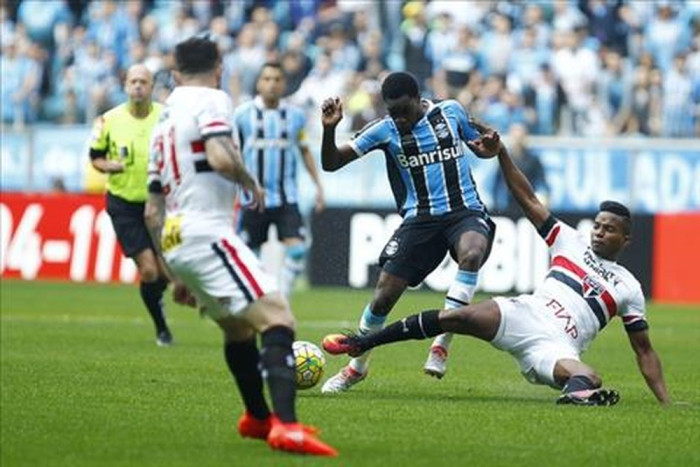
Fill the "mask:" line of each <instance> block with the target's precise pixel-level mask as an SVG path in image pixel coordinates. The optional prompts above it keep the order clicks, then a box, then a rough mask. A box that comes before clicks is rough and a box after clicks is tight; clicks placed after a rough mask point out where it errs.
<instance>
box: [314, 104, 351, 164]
mask: <svg viewBox="0 0 700 467" xmlns="http://www.w3.org/2000/svg"><path fill="white" fill-rule="evenodd" d="M342 119H343V104H342V103H341V102H340V98H339V97H330V98H328V99H326V100H324V101H323V104H321V123H322V124H323V137H322V140H321V167H323V170H326V171H328V172H335V171H336V170H338V169H339V168H341V167H343V166H344V165H346V164H348V163H349V162H352V161H354V160H355V159H357V154H355V151H353V150H352V148H351V147H350V145H348V144H343V145H342V146H340V147H338V146H336V144H335V128H336V126H338V123H340V121H341V120H342Z"/></svg>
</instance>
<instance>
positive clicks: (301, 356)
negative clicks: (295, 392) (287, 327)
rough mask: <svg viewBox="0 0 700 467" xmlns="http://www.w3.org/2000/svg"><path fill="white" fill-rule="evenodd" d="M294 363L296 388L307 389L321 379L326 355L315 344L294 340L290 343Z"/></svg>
mask: <svg viewBox="0 0 700 467" xmlns="http://www.w3.org/2000/svg"><path fill="white" fill-rule="evenodd" d="M292 351H293V353H294V365H295V367H296V377H297V388H298V389H309V388H312V387H314V386H316V384H318V382H319V381H320V380H321V377H322V376H323V367H325V366H326V357H325V356H324V355H323V352H322V351H321V349H319V348H318V346H317V345H316V344H312V343H311V342H307V341H296V342H295V343H294V344H292Z"/></svg>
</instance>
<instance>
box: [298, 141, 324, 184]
mask: <svg viewBox="0 0 700 467" xmlns="http://www.w3.org/2000/svg"><path fill="white" fill-rule="evenodd" d="M301 155H302V158H303V160H304V167H306V171H307V172H309V177H311V180H313V182H314V184H315V185H316V187H317V188H318V189H321V179H320V177H319V176H318V170H317V168H316V161H314V156H313V154H311V151H310V150H309V148H308V146H302V148H301Z"/></svg>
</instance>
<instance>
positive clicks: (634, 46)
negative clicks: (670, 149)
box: [0, 0, 700, 137]
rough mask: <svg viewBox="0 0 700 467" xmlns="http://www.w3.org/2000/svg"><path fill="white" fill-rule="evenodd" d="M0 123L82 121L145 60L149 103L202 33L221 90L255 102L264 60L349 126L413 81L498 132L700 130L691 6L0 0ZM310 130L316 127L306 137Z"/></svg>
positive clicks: (696, 13) (115, 97) (603, 0)
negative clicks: (390, 79)
mask: <svg viewBox="0 0 700 467" xmlns="http://www.w3.org/2000/svg"><path fill="white" fill-rule="evenodd" d="M0 5H1V6H0V23H1V24H0V28H1V31H0V38H1V42H2V44H1V45H2V56H1V57H0V60H1V63H0V66H1V68H2V81H1V83H2V118H3V121H4V122H5V123H6V124H11V125H14V126H15V127H17V128H21V127H23V126H24V125H26V124H32V123H35V122H53V123H89V122H90V121H91V120H92V119H93V118H95V116H96V115H98V114H99V113H101V112H103V111H105V110H106V109H108V108H110V107H112V106H114V105H116V104H118V103H120V102H122V101H123V100H124V99H125V96H124V93H123V90H122V78H123V76H124V73H125V70H126V69H127V68H128V67H129V66H130V65H131V64H133V63H138V62H143V63H145V64H146V65H147V66H148V68H149V69H151V70H152V71H153V73H154V75H155V80H156V99H158V100H163V99H164V97H165V96H166V95H167V93H168V91H169V89H170V88H171V87H172V85H173V78H172V74H171V72H170V71H171V69H172V67H173V57H172V50H173V47H174V45H175V44H176V43H177V42H178V41H180V40H182V39H185V38H187V37H189V36H191V35H193V34H197V33H201V32H204V31H208V32H209V33H210V34H211V35H212V36H213V37H215V38H216V40H217V41H218V43H219V44H220V47H221V52H222V54H223V57H224V59H223V68H224V71H223V76H222V83H221V86H222V88H223V89H224V90H226V91H227V92H228V93H229V94H230V95H231V98H232V99H233V101H234V104H237V103H240V102H243V101H245V100H247V99H250V98H251V97H252V96H253V95H254V93H255V79H256V76H257V73H258V71H259V70H260V67H261V65H262V64H263V63H264V62H266V61H269V60H277V61H280V62H281V63H282V66H283V68H284V70H285V71H286V73H287V75H288V90H287V94H288V95H289V98H290V99H291V100H292V101H294V102H296V103H297V104H299V105H302V106H305V107H307V108H308V111H309V118H310V121H311V124H310V125H311V126H312V127H316V130H318V128H317V127H318V125H320V122H319V117H318V108H319V105H320V102H321V100H322V99H323V98H325V97H327V96H331V95H340V96H342V97H343V99H344V105H345V110H346V118H345V121H344V124H345V129H346V130H348V131H352V130H356V129H359V128H361V127H362V126H363V125H364V124H366V123H367V122H369V121H371V120H373V119H374V118H376V117H378V116H381V115H383V113H384V109H383V108H382V103H381V98H380V96H379V83H380V82H381V79H382V77H383V75H384V74H385V73H386V72H387V71H391V70H407V71H410V72H412V73H414V74H415V75H416V76H417V77H418V79H419V80H420V82H421V84H422V85H423V90H424V94H425V97H428V98H433V99H445V98H455V99H458V100H459V101H460V102H462V103H463V104H464V105H465V107H466V108H467V109H468V110H469V111H471V112H472V113H473V114H474V115H476V116H478V117H479V118H480V119H482V120H484V121H485V122H487V123H488V124H490V125H492V126H494V127H496V128H498V129H499V130H501V131H502V132H506V131H507V130H508V129H509V128H510V127H511V126H512V125H513V124H520V125H524V126H525V127H526V128H527V129H528V131H529V132H530V133H532V134H536V135H578V136H613V135H649V136H662V137H698V136H700V1H698V0H692V1H691V0H687V1H653V0H648V1H647V0H633V1H630V0H628V1H621V0H620V1H615V0H578V1H574V0H570V1H567V0H555V1H551V2H544V1H537V2H533V1H526V0H520V1H517V0H513V1H498V0H492V1H489V0H475V1H458V0H446V1H440V0H433V1H415V0H413V1H401V0H385V1H380V0H377V1H374V0H285V1H272V0H233V1H223V0H182V1H175V0H128V1H112V0H104V1H102V0H99V1H98V0H93V1H90V0H65V1H60V0H15V1H13V0H2V1H1V3H0ZM312 130H313V128H312Z"/></svg>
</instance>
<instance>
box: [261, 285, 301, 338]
mask: <svg viewBox="0 0 700 467" xmlns="http://www.w3.org/2000/svg"><path fill="white" fill-rule="evenodd" d="M256 305H257V306H260V307H262V310H263V315H264V319H263V323H262V326H261V328H260V331H261V332H265V330H266V329H268V328H272V327H275V326H283V327H288V328H290V329H292V330H293V329H295V328H296V320H295V319H294V315H293V314H292V310H291V308H290V307H289V303H288V302H287V300H286V299H285V298H284V297H282V296H281V295H280V294H278V293H273V294H267V295H265V296H264V297H262V298H260V300H258V302H257V304H256Z"/></svg>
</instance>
